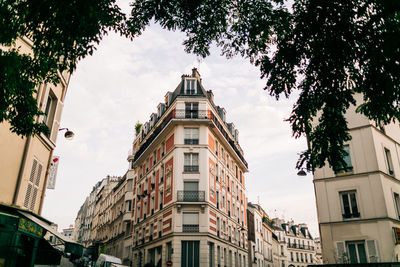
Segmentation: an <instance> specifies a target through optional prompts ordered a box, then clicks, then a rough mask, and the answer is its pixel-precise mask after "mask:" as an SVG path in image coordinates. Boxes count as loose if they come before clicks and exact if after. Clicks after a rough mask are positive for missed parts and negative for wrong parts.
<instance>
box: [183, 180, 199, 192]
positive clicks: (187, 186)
mask: <svg viewBox="0 0 400 267" xmlns="http://www.w3.org/2000/svg"><path fill="white" fill-rule="evenodd" d="M183 190H185V191H198V190H199V183H198V182H193V181H190V182H184V183H183Z"/></svg>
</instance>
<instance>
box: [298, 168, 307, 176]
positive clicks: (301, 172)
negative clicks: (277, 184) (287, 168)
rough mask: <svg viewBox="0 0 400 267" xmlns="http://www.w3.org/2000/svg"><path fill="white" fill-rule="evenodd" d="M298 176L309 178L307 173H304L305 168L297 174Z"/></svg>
mask: <svg viewBox="0 0 400 267" xmlns="http://www.w3.org/2000/svg"><path fill="white" fill-rule="evenodd" d="M297 175H298V176H307V173H306V172H305V171H304V168H301V169H300V171H299V172H298V173H297Z"/></svg>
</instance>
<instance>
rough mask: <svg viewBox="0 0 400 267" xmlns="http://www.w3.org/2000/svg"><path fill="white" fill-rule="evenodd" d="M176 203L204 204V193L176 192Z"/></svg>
mask: <svg viewBox="0 0 400 267" xmlns="http://www.w3.org/2000/svg"><path fill="white" fill-rule="evenodd" d="M178 201H181V202H204V201H205V191H188V190H178Z"/></svg>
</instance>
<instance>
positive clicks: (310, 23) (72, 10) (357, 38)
mask: <svg viewBox="0 0 400 267" xmlns="http://www.w3.org/2000/svg"><path fill="white" fill-rule="evenodd" d="M0 5H1V6H0V8H1V9H0V12H1V14H2V15H1V16H0V19H1V23H0V33H1V34H0V44H2V45H6V46H10V45H12V44H13V43H14V42H15V40H16V38H17V37H21V36H31V37H32V40H34V43H35V48H34V56H33V57H27V56H22V55H20V53H18V51H16V50H7V51H6V50H1V51H0V60H1V65H0V68H1V72H0V76H1V81H0V82H1V95H0V96H1V97H0V114H1V117H0V121H4V120H6V121H9V122H10V123H11V125H12V130H13V131H15V132H16V133H18V134H20V135H27V134H31V133H34V132H40V131H43V127H42V126H41V125H39V124H37V123H35V122H34V118H35V117H36V116H37V115H38V114H39V111H38V110H37V107H36V105H35V100H34V99H33V93H34V92H35V88H37V86H38V85H39V84H40V83H43V82H53V83H57V82H58V76H57V70H58V69H60V70H67V71H70V72H72V71H73V70H74V69H75V66H76V63H77V61H78V60H80V59H82V58H84V57H85V56H87V55H91V54H92V53H93V51H94V50H95V48H96V45H98V43H99V42H100V41H101V39H102V38H103V36H104V35H106V34H107V32H108V31H110V30H112V31H116V32H119V33H120V34H121V35H124V36H127V37H129V38H135V37H137V36H139V35H140V34H141V33H142V32H143V31H144V30H145V28H146V27H147V26H149V25H150V23H151V22H152V21H155V22H157V23H159V24H160V25H161V26H162V27H163V28H165V29H168V30H180V31H183V32H185V33H186V39H185V41H184V43H183V45H184V47H185V51H186V52H189V53H194V54H196V55H199V56H201V57H206V56H208V55H209V54H210V47H211V45H212V44H215V45H217V46H219V47H220V49H221V54H222V55H224V56H226V57H228V58H231V57H233V56H236V55H239V56H242V57H244V58H248V59H249V61H250V62H251V63H252V64H254V65H256V66H258V67H259V68H260V72H261V77H262V78H265V80H266V86H265V89H266V90H267V91H268V92H269V93H270V94H271V95H272V96H274V97H276V99H277V100H279V98H280V97H281V96H282V95H283V96H284V97H289V96H290V95H291V94H292V92H293V91H294V90H297V91H299V98H298V100H297V102H296V103H295V105H294V107H293V111H292V114H291V116H290V117H289V119H288V121H289V122H290V124H291V127H292V131H293V135H294V137H296V138H298V137H300V136H302V135H306V136H307V137H308V139H309V141H310V144H311V145H310V148H309V149H308V150H306V151H304V152H302V153H301V155H300V159H299V161H298V164H297V167H298V168H300V167H303V166H306V167H307V169H309V170H313V169H315V168H316V167H321V166H323V165H324V164H325V163H326V162H328V163H329V164H330V165H331V166H333V167H334V168H338V167H340V166H341V165H343V164H345V163H344V162H343V160H342V158H343V155H345V153H346V152H345V151H344V150H343V144H344V142H346V141H348V140H349V139H350V136H349V134H348V128H347V123H346V119H345V117H344V114H345V112H346V110H347V109H348V108H349V107H350V106H351V105H356V104H358V105H359V106H358V108H357V111H359V112H361V113H363V114H364V115H366V116H367V117H368V118H370V119H372V120H375V121H377V122H378V123H384V124H385V123H389V122H391V121H393V120H395V119H397V120H399V119H400V110H399V100H400V90H399V86H400V81H399V74H400V69H399V68H400V63H399V62H400V43H399V42H400V38H399V36H400V35H399V31H400V2H399V1H389V0H384V1H382V0H365V1H362V0H332V1H324V0H294V4H293V6H292V7H290V9H287V6H286V5H287V4H286V3H284V2H283V1H279V0H234V1H229V0H218V1H217V0H194V1H188V0H168V1H165V0H136V1H134V2H133V3H132V4H131V7H132V11H131V14H130V16H129V17H126V16H125V15H124V14H123V13H122V12H121V10H120V9H119V7H118V6H117V5H116V4H115V2H114V1H113V0H100V1H95V0H82V1H51V0H45V1H39V0H23V1H11V0H6V1H3V2H2V3H1V4H0ZM50 18H51V19H50ZM20 78H22V79H20ZM354 94H360V95H361V96H362V97H363V103H356V101H355V98H354ZM24 114H25V116H22V115H24ZM317 115H318V117H316V116H317Z"/></svg>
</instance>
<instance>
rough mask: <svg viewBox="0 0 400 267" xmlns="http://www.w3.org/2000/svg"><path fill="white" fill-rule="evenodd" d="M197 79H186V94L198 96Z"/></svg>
mask: <svg viewBox="0 0 400 267" xmlns="http://www.w3.org/2000/svg"><path fill="white" fill-rule="evenodd" d="M196 87H197V86H196V79H186V80H185V94H186V95H195V94H196V89H197V88H196Z"/></svg>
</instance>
